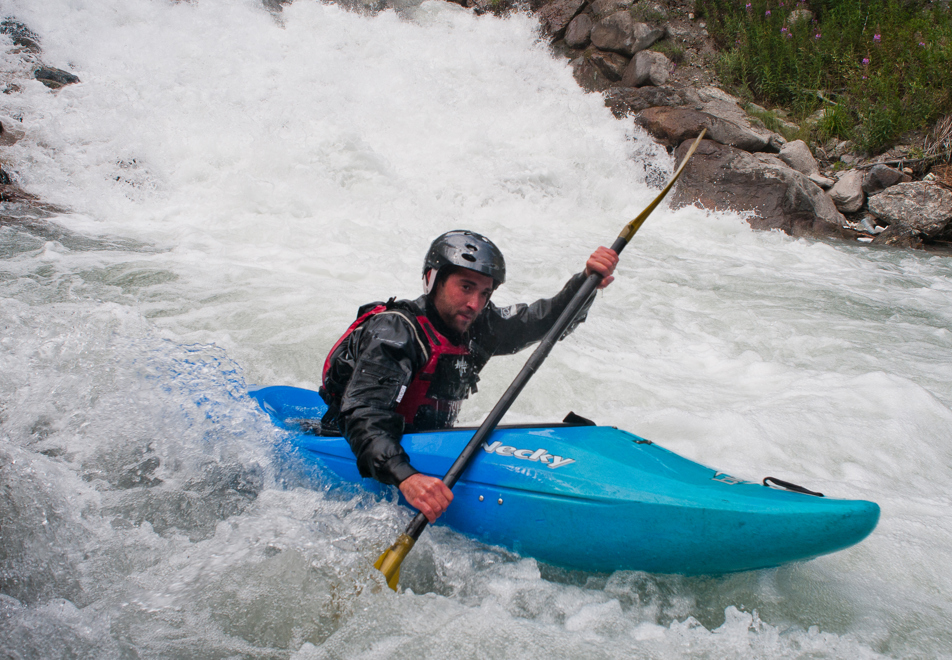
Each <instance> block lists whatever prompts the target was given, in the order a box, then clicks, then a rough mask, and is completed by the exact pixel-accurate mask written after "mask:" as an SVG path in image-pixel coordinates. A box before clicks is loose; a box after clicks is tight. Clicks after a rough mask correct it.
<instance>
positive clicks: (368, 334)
mask: <svg viewBox="0 0 952 660" xmlns="http://www.w3.org/2000/svg"><path fill="white" fill-rule="evenodd" d="M584 281H585V275H584V273H579V274H577V275H575V276H573V277H572V278H571V279H570V280H569V281H568V282H567V283H566V285H565V286H564V287H563V288H562V290H561V291H560V292H559V293H558V294H556V295H555V296H554V297H552V298H548V299H542V300H537V301H536V302H534V303H532V304H531V305H526V304H517V305H512V306H510V307H503V308H500V307H497V306H496V305H494V304H493V303H492V302H491V301H490V302H489V304H488V305H487V306H486V308H485V309H483V311H482V312H481V313H480V315H479V316H477V317H476V319H475V320H474V321H473V324H472V326H470V328H469V330H468V331H467V332H466V333H465V334H463V335H460V334H459V333H457V332H455V331H453V330H452V329H450V328H449V327H448V326H447V325H446V324H445V323H444V322H443V320H442V319H441V318H440V316H439V314H438V313H437V311H436V309H435V308H434V307H433V304H432V302H431V301H430V299H429V298H428V297H427V296H421V297H420V298H417V299H416V300H412V301H411V300H400V301H396V302H391V303H389V305H390V307H391V308H397V309H400V310H403V311H405V312H407V315H408V316H412V317H416V316H420V315H423V314H425V315H426V316H427V318H428V319H429V320H430V322H431V323H433V325H434V327H435V328H436V330H437V331H438V332H440V333H441V334H442V335H444V336H445V337H447V338H448V339H450V341H452V342H453V343H454V344H456V345H457V346H463V345H465V346H467V347H468V349H469V352H470V353H471V354H472V355H473V357H474V364H475V370H476V372H478V371H479V370H480V369H482V367H483V366H485V364H486V362H488V361H489V358H490V357H492V356H493V355H508V354H512V353H516V352H518V351H520V350H522V349H523V348H525V347H527V346H529V345H531V344H533V343H535V342H538V341H541V340H542V338H543V337H544V336H545V334H546V332H548V331H549V329H550V328H551V327H552V325H553V324H554V323H555V321H556V319H557V318H558V316H559V314H561V313H562V310H564V309H565V307H566V306H567V305H568V303H569V301H570V300H571V299H572V296H574V295H575V293H576V292H577V291H578V290H579V288H580V287H581V286H582V283H583V282H584ZM593 300H594V293H593V294H592V297H591V298H590V299H589V300H588V301H587V302H586V304H585V306H584V307H583V308H582V311H581V313H580V314H579V315H578V317H577V320H576V322H575V323H574V324H573V325H572V326H570V327H569V329H568V330H567V331H566V333H565V334H566V335H567V334H568V333H569V332H571V331H572V330H573V329H574V328H575V327H576V326H577V325H578V323H580V322H581V321H583V320H584V319H585V316H586V314H587V312H588V309H589V307H590V306H591V304H592V301H593ZM380 304H381V303H371V304H370V305H365V306H363V307H362V308H361V309H360V311H359V312H358V318H359V317H360V316H361V315H362V314H364V313H365V312H366V311H368V310H370V309H372V308H373V307H374V306H376V305H380ZM411 323H412V322H411V321H410V320H409V319H408V318H406V317H404V316H403V315H402V314H377V315H375V316H371V317H370V318H368V319H367V320H366V321H364V322H363V323H362V324H361V325H360V326H358V327H357V328H356V329H355V330H354V331H353V332H352V333H351V334H350V335H349V336H347V337H346V339H345V340H344V341H343V342H342V343H341V345H340V346H338V347H337V348H336V349H335V350H334V351H333V352H332V355H331V363H330V368H329V370H328V372H327V374H326V375H325V377H324V387H322V388H321V394H322V396H324V399H325V401H327V402H328V405H329V410H328V415H326V416H325V417H324V419H323V426H324V428H328V427H329V426H331V427H332V426H334V425H336V426H337V427H338V428H339V429H340V432H341V433H342V434H343V435H344V437H346V438H347V441H348V443H349V444H350V447H351V449H352V450H353V452H354V455H355V456H356V457H357V467H358V469H359V470H360V474H361V475H363V476H364V477H372V478H374V479H376V480H377V481H381V482H383V483H385V484H393V485H399V484H400V482H402V481H403V480H404V479H406V478H407V477H409V476H411V475H413V474H415V473H416V472H417V470H415V469H414V468H413V467H412V466H411V465H410V460H409V457H408V456H407V454H406V452H405V451H403V448H402V447H401V445H400V440H401V438H402V436H403V433H404V432H405V431H425V430H430V429H425V428H405V426H406V425H405V422H404V418H403V416H402V415H400V414H399V413H397V412H396V410H395V409H396V407H397V399H398V397H399V396H400V392H401V388H402V387H405V386H407V385H409V383H410V381H411V380H413V378H414V377H415V376H416V374H417V373H418V371H419V370H420V369H422V368H423V367H424V366H425V365H426V363H427V360H428V359H429V355H428V353H427V350H426V349H425V348H424V347H423V346H422V345H421V344H420V342H419V340H418V339H417V333H416V332H415V331H414V329H413V327H412V325H411ZM563 337H564V335H563ZM431 387H432V386H431ZM473 390H475V387H474V388H473Z"/></svg>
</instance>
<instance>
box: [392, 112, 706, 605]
mask: <svg viewBox="0 0 952 660" xmlns="http://www.w3.org/2000/svg"><path fill="white" fill-rule="evenodd" d="M705 132H707V129H704V130H702V131H701V134H700V135H698V136H697V139H696V140H695V141H694V144H692V145H691V148H690V149H689V150H688V153H687V154H686V155H685V156H684V160H683V161H681V165H680V166H679V167H678V169H677V171H675V173H674V176H672V177H671V180H670V181H669V182H668V185H666V186H665V187H664V190H662V191H661V194H660V195H658V196H657V197H656V198H655V199H654V201H653V202H651V204H649V205H648V207H647V208H646V209H645V210H644V211H642V212H641V214H640V215H639V216H638V217H637V218H635V219H634V220H632V221H631V222H629V223H628V224H627V225H625V227H624V228H623V229H622V230H621V233H620V234H619V235H618V238H617V239H615V242H614V243H613V244H612V250H614V251H615V253H616V254H621V251H622V250H624V249H625V246H626V245H628V242H629V241H630V240H631V239H632V237H633V236H634V235H635V232H637V231H638V230H639V229H640V228H641V225H642V224H643V223H644V221H645V220H646V219H647V218H648V216H649V215H651V212H652V211H654V210H655V207H657V206H658V204H660V203H661V200H663V199H664V198H665V195H667V194H668V191H669V190H671V187H672V186H673V185H674V183H675V181H677V180H678V177H679V176H681V172H682V171H684V166H685V165H687V163H688V161H689V160H690V159H691V156H692V155H694V151H695V150H696V149H697V147H698V145H699V144H700V143H701V138H703V137H704V133H705ZM601 281H602V276H601V275H599V274H598V273H592V274H591V275H589V276H588V277H587V278H586V280H585V282H584V283H583V284H582V286H581V288H580V289H579V290H578V292H576V294H575V296H573V297H572V300H571V301H569V304H568V305H567V306H566V307H565V309H564V310H563V311H562V314H561V315H560V316H559V318H558V319H556V321H555V324H554V325H553V326H552V328H551V329H549V332H548V333H546V335H545V337H544V338H543V339H542V342H541V343H540V344H539V346H538V347H537V348H536V349H535V350H534V351H533V352H532V355H530V356H529V359H528V360H526V364H525V366H524V367H523V368H522V371H520V372H519V374H518V375H517V376H516V378H515V380H513V381H512V385H510V386H509V389H507V390H506V393H505V394H503V395H502V398H501V399H499V402H498V403H497V404H496V405H495V407H494V408H493V409H492V410H491V411H490V412H489V415H488V416H487V417H486V419H485V420H484V421H483V423H482V424H481V425H480V427H479V429H477V431H476V434H475V435H473V438H472V439H471V440H470V441H469V443H468V444H467V445H466V447H465V448H464V449H463V451H462V452H461V453H460V455H459V457H458V458H457V459H456V461H455V462H454V463H453V465H452V466H451V467H450V469H449V471H447V473H446V476H444V477H443V483H445V484H446V486H447V487H448V488H452V487H453V486H454V485H455V484H456V482H457V480H459V478H460V475H461V474H462V473H463V470H465V469H466V466H467V464H468V463H469V461H470V459H471V458H472V457H473V455H474V454H475V453H476V451H477V450H478V449H479V447H480V445H482V444H483V442H484V441H485V440H486V438H488V437H489V435H490V434H491V433H492V432H493V431H494V430H495V428H496V425H498V424H499V421H500V420H501V419H502V418H503V415H505V414H506V412H507V411H508V410H509V407H510V406H512V404H513V402H514V401H515V400H516V397H517V396H519V393H520V392H522V388H524V387H525V386H526V383H528V382H529V379H530V378H532V375H533V374H534V373H535V372H536V371H537V370H538V369H539V367H540V366H541V365H542V362H543V361H544V360H545V358H546V357H548V355H549V352H550V351H551V350H552V347H553V346H555V342H557V341H558V340H559V338H560V337H562V335H563V334H564V333H565V330H566V328H568V327H569V325H571V323H572V321H574V320H575V317H576V316H578V313H579V311H580V310H581V309H582V307H583V306H584V305H585V302H586V301H587V300H588V298H589V296H591V295H592V292H593V291H595V289H596V287H597V286H598V284H599V282H601ZM426 523H427V520H426V516H424V515H423V514H422V513H418V514H417V515H416V517H415V518H414V519H413V520H412V521H411V522H410V524H409V525H408V526H407V530H406V531H405V532H404V533H403V534H401V535H400V536H399V537H397V540H396V541H395V542H394V544H393V545H392V546H390V548H388V549H387V550H386V551H385V552H384V553H383V554H382V555H380V558H379V559H377V561H376V562H375V563H374V567H375V568H377V569H379V570H380V572H382V573H383V574H384V577H385V578H386V579H387V584H388V585H389V586H390V588H391V589H393V590H394V591H396V590H397V583H398V582H399V581H400V564H402V563H403V559H404V558H405V557H406V556H407V554H409V552H410V550H411V549H412V548H413V544H414V543H416V541H417V539H418V538H420V534H422V533H423V530H424V529H425V528H426Z"/></svg>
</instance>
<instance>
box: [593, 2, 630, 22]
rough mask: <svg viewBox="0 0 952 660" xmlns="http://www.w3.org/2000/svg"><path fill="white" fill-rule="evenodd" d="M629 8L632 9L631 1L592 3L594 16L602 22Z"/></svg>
mask: <svg viewBox="0 0 952 660" xmlns="http://www.w3.org/2000/svg"><path fill="white" fill-rule="evenodd" d="M629 7H631V0H595V2H593V3H592V14H594V15H595V18H596V19H597V20H601V19H603V18H605V17H606V16H611V15H612V14H614V13H615V12H617V11H621V10H622V9H628V8H629Z"/></svg>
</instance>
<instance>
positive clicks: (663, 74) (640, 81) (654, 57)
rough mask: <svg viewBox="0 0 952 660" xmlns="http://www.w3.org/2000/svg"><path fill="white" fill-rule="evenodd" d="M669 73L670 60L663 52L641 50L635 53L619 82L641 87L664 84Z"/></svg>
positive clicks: (628, 85) (627, 85)
mask: <svg viewBox="0 0 952 660" xmlns="http://www.w3.org/2000/svg"><path fill="white" fill-rule="evenodd" d="M670 75H671V60H669V59H668V58H667V57H665V56H664V53H656V52H655V51H653V50H642V51H639V52H637V53H635V56H634V57H633V58H631V62H629V64H628V68H626V69H625V73H624V75H623V76H622V78H621V84H622V85H623V86H625V87H641V86H642V85H655V86H659V85H664V84H665V83H666V82H668V76H670Z"/></svg>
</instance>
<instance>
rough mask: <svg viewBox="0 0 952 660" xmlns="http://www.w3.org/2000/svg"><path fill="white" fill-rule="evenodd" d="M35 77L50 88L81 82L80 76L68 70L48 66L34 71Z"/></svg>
mask: <svg viewBox="0 0 952 660" xmlns="http://www.w3.org/2000/svg"><path fill="white" fill-rule="evenodd" d="M33 77H34V78H36V79H37V80H39V81H40V82H41V83H43V84H44V85H46V86H47V87H49V88H50V89H59V88H60V87H64V86H66V85H72V84H73V83H78V82H79V78H77V77H76V76H74V75H73V74H71V73H69V72H68V71H63V70H62V69H54V68H52V67H47V66H43V67H40V68H39V69H37V70H36V71H34V72H33Z"/></svg>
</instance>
